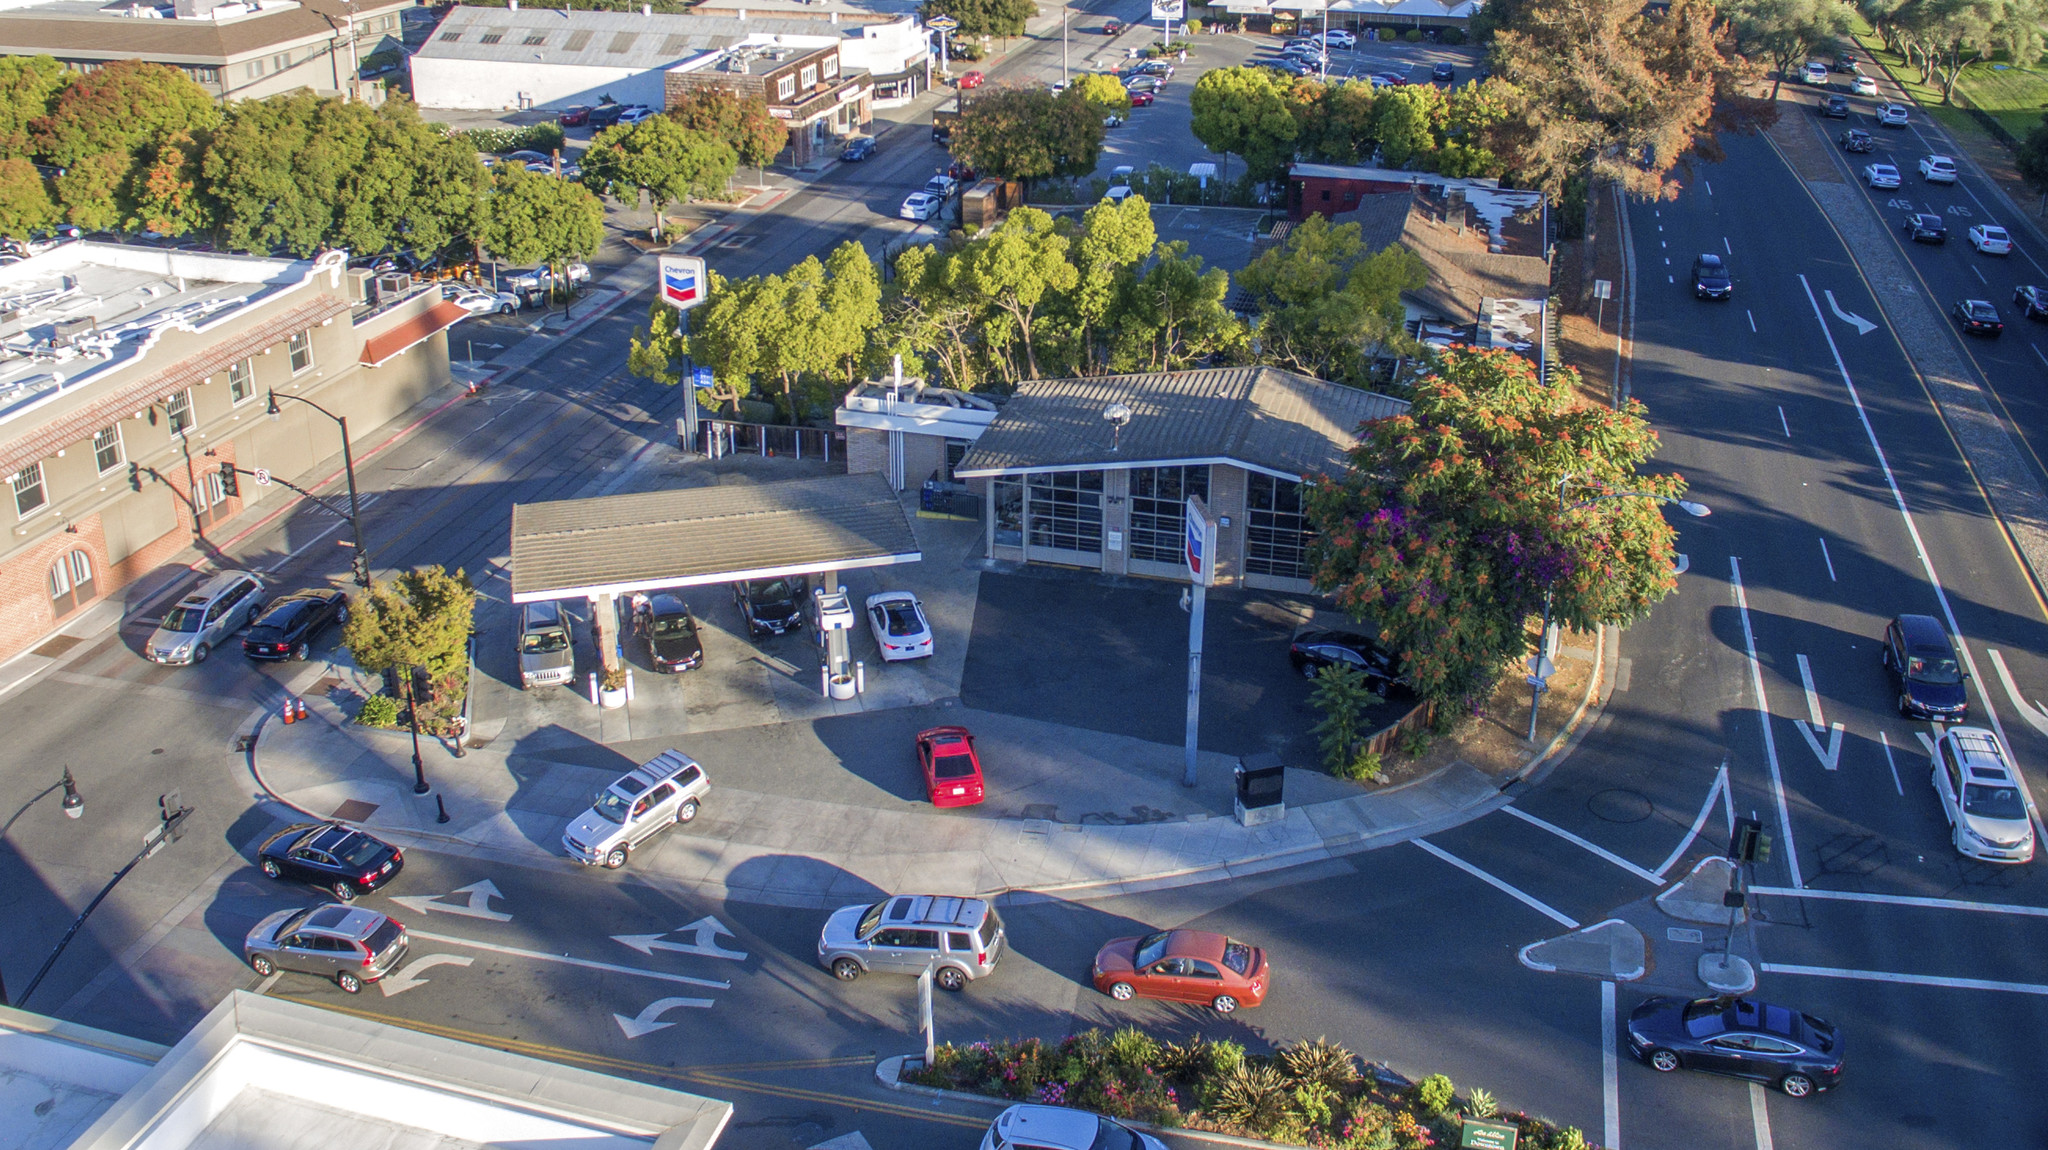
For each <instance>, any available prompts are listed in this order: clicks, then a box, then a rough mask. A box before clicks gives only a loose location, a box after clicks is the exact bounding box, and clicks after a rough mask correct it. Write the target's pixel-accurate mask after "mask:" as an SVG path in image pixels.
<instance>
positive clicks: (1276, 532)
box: [1244, 472, 1314, 579]
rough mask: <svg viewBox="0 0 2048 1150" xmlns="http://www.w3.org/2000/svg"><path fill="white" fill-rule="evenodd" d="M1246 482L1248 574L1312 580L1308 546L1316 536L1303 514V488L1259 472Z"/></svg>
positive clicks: (1246, 565)
mask: <svg viewBox="0 0 2048 1150" xmlns="http://www.w3.org/2000/svg"><path fill="white" fill-rule="evenodd" d="M1246 478H1247V480H1248V481H1249V482H1248V483H1247V485H1246V489H1245V536H1244V569H1245V573H1246V574H1250V575H1275V576H1279V577H1281V578H1284V579H1307V578H1309V577H1310V575H1311V574H1312V572H1310V570H1309V566H1308V545H1309V541H1310V540H1311V539H1312V538H1313V537H1314V533H1313V532H1312V531H1310V530H1309V526H1308V517H1307V516H1306V515H1305V514H1304V513H1303V512H1304V508H1303V502H1304V500H1303V491H1302V486H1301V484H1299V483H1297V482H1295V481H1294V480H1292V479H1276V478H1274V477H1273V476H1271V475H1262V474H1259V473H1258V472H1253V473H1251V474H1250V475H1248V476H1247V477H1246Z"/></svg>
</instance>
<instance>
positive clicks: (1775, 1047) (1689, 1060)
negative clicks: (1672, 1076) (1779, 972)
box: [1627, 995, 1842, 1098]
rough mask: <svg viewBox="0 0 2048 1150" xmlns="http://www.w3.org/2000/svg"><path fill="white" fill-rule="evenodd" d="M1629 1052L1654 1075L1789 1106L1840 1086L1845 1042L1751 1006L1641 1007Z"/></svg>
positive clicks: (1788, 1012)
mask: <svg viewBox="0 0 2048 1150" xmlns="http://www.w3.org/2000/svg"><path fill="white" fill-rule="evenodd" d="M1627 1029H1628V1050H1629V1053H1630V1054H1632V1055H1634V1056H1635V1057H1636V1058H1638V1059H1641V1060H1642V1061H1643V1062H1645V1063H1647V1064H1648V1065H1649V1067H1650V1069H1652V1070H1656V1071H1659V1072H1660V1073H1664V1074H1669V1073H1671V1072H1672V1071H1674V1070H1704V1071H1706V1072H1708V1073H1710V1074H1727V1075H1732V1076H1734V1077H1736V1078H1747V1079H1750V1080H1751V1081H1754V1082H1762V1083H1765V1084H1767V1085H1771V1086H1776V1087H1777V1088H1778V1089H1779V1090H1782V1091H1784V1092H1785V1094H1786V1095H1788V1096H1789V1097H1792V1098H1805V1097H1806V1096H1808V1095H1810V1094H1812V1093H1814V1092H1815V1091H1817V1090H1828V1089H1832V1088H1833V1087H1834V1086H1835V1085H1836V1084H1838V1083H1839V1082H1841V1080H1842V1034H1841V1032H1840V1031H1839V1030H1837V1029H1835V1027H1834V1026H1832V1025H1830V1024H1829V1023H1827V1022H1824V1021H1822V1020H1821V1019H1818V1018H1815V1017H1814V1016H1813V1015H1811V1014H1805V1013H1802V1012H1800V1011H1797V1010H1793V1009H1791V1008H1790V1007H1785V1006H1774V1005H1772V1004H1771V1003H1768V1002H1759V1001H1757V1000H1755V999H1753V998H1694V999H1685V998H1667V997H1664V996H1661V995H1660V996H1658V997H1656V998H1651V999H1648V1000H1646V1001H1645V1002H1644V1003H1643V1004H1642V1005H1641V1006H1638V1007H1636V1008H1635V1009H1634V1010H1632V1011H1630V1012H1629V1016H1628V1028H1627Z"/></svg>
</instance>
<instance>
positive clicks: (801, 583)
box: [732, 575, 809, 639]
mask: <svg viewBox="0 0 2048 1150" xmlns="http://www.w3.org/2000/svg"><path fill="white" fill-rule="evenodd" d="M808 592H809V588H808V587H807V586H806V584H805V580H804V577H803V576H801V575H792V576H787V577H784V578H781V579H748V580H744V581H742V582H739V583H735V584H733V585H732V601H733V605H734V606H736V607H738V608H739V609H740V618H742V619H744V620H746V623H747V635H748V637H749V638H755V639H758V638H760V637H761V636H763V635H781V634H783V633H785V632H789V631H800V630H802V629H803V625H804V606H803V605H804V598H805V596H806V594H807V593H808Z"/></svg>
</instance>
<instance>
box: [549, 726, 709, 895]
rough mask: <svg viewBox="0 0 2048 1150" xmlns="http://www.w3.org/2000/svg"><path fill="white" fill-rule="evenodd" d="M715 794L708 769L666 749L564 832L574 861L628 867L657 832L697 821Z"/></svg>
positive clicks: (599, 796)
mask: <svg viewBox="0 0 2048 1150" xmlns="http://www.w3.org/2000/svg"><path fill="white" fill-rule="evenodd" d="M710 790H711V780H710V779H708V778H705V777H704V768H703V767H701V766H698V765H697V761H696V760H695V759H692V758H691V757H690V756H688V755H686V754H684V753H682V752H681V751H663V752H662V753H660V754H658V755H656V756H654V757H653V758H652V759H649V760H648V761H647V762H646V763H645V764H643V765H642V766H641V767H640V768H639V769H638V770H635V771H634V772H633V773H632V774H629V775H627V776H626V777H625V778H623V779H620V780H619V781H618V782H616V783H613V784H612V785H611V786H608V787H606V788H605V789H604V790H602V791H599V792H598V793H597V801H596V802H594V803H592V804H591V806H590V809H589V810H587V811H584V812H583V813H582V814H581V815H579V816H577V818H576V821H575V822H572V823H570V824H569V829H568V830H567V831H565V832H564V833H563V834H562V846H564V847H565V848H567V849H568V851H569V857H570V858H573V859H575V860H576V861H577V862H580V863H583V864H584V865H586V866H597V865H598V864H600V863H602V864H603V865H604V866H605V867H606V869H608V870H617V869H619V868H620V867H622V866H625V865H626V859H627V858H628V857H630V856H631V855H632V853H633V850H634V849H635V848H636V847H638V846H640V844H642V843H644V842H646V841H647V840H648V839H651V838H653V837H654V835H655V832H657V831H661V830H665V829H667V828H668V827H671V826H674V825H675V824H677V823H686V822H689V821H690V820H691V819H694V818H696V817H697V807H698V805H699V803H700V802H701V801H702V800H703V798H704V795H705V794H706V793H707V792H709V791H710Z"/></svg>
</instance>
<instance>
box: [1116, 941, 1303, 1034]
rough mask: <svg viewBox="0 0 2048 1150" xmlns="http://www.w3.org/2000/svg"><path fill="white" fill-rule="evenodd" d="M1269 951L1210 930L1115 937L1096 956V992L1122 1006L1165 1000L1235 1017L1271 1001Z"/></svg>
mask: <svg viewBox="0 0 2048 1150" xmlns="http://www.w3.org/2000/svg"><path fill="white" fill-rule="evenodd" d="M1268 974H1269V972H1268V971H1267V969H1266V952H1265V951H1264V950H1262V949H1260V948H1259V947H1256V946H1251V945H1249V944H1247V943H1242V942H1239V941H1237V940H1236V939H1234V938H1228V937H1225V936H1224V935H1220V934H1211V933H1209V932H1208V931H1206V930H1161V931H1155V932H1153V933H1152V934H1148V935H1145V936H1144V937H1142V938H1113V939H1111V940H1109V941H1108V942H1106V943H1103V944H1102V949H1101V950H1099V951H1097V952H1096V953H1095V969H1094V976H1095V989H1097V990H1099V991H1101V992H1102V993H1104V994H1107V995H1108V996H1110V997H1111V998H1114V999H1116V1000H1117V1001H1118V1002H1128V1001H1129V1000H1131V999H1132V998H1163V999H1165V1000H1167V1001H1168V1002H1192V1003H1196V1004H1199V1005H1202V1006H1212V1007H1214V1008H1215V1009H1216V1013H1218V1014H1229V1013H1230V1012H1231V1011H1233V1010H1236V1009H1237V1008H1238V1007H1240V1006H1257V1005H1258V1004H1259V1003H1261V1002H1264V1001H1265V1000H1266V987H1267V985H1268V982H1269V979H1268Z"/></svg>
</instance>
